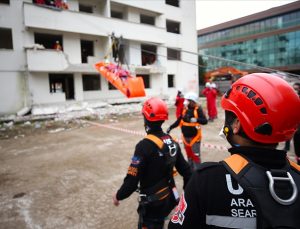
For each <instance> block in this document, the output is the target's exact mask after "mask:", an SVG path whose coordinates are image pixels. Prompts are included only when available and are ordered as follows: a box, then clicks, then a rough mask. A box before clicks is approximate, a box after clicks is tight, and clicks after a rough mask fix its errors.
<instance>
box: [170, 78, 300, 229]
mask: <svg viewBox="0 0 300 229" xmlns="http://www.w3.org/2000/svg"><path fill="white" fill-rule="evenodd" d="M221 105H222V107H223V109H224V110H225V122H224V127H223V128H222V130H221V132H220V133H221V134H222V135H223V136H224V137H225V138H226V139H227V141H228V142H229V143H230V145H231V146H232V148H230V149H229V152H230V153H231V156H230V157H228V158H226V159H224V160H223V161H222V162H207V163H203V164H202V166H201V168H199V170H198V171H197V172H196V173H194V174H193V176H192V178H191V179H190V181H189V183H188V185H187V187H186V188H185V191H184V194H182V196H181V198H180V202H179V204H178V206H177V208H176V210H175V213H174V215H173V217H172V218H171V220H170V223H169V226H168V228H169V229H184V228H253V229H254V228H299V225H300V217H299V212H300V195H299V194H298V193H299V188H300V166H298V165H297V164H296V163H295V162H292V161H290V160H288V159H287V155H286V152H285V151H283V150H277V149H276V147H277V145H278V143H279V142H282V141H286V140H288V139H291V138H292V136H293V134H294V133H295V131H296V129H297V127H298V125H299V123H300V99H299V97H298V95H297V94H296V93H295V92H294V90H293V88H292V87H291V86H290V85H289V84H288V83H287V82H286V81H284V80H283V79H281V78H279V77H277V76H274V75H271V74H266V73H253V74H250V75H246V76H244V77H242V78H240V79H238V80H237V81H236V82H235V83H234V84H233V85H232V86H231V89H230V90H228V91H227V92H226V94H225V95H224V96H223V97H222V100H221ZM287 120H288V121H287Z"/></svg>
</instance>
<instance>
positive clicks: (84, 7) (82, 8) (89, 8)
mask: <svg viewBox="0 0 300 229" xmlns="http://www.w3.org/2000/svg"><path fill="white" fill-rule="evenodd" d="M79 11H80V12H84V13H90V14H92V13H93V7H92V6H90V5H84V4H81V3H79Z"/></svg>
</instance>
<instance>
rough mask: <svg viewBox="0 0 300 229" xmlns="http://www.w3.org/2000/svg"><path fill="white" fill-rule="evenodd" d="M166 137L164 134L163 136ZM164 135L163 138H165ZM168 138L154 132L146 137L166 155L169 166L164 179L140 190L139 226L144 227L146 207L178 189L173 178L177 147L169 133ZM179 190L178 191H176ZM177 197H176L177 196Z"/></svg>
mask: <svg viewBox="0 0 300 229" xmlns="http://www.w3.org/2000/svg"><path fill="white" fill-rule="evenodd" d="M163 137H164V136H163ZM163 137H162V138H163ZM167 137H168V138H167V139H168V140H165V141H164V139H162V138H159V137H157V136H155V135H153V134H148V135H147V136H146V137H145V139H148V140H150V141H151V142H153V143H154V144H155V145H156V146H157V147H158V149H159V151H160V153H162V154H163V155H164V157H165V161H166V166H168V170H169V172H168V175H167V177H165V178H164V179H162V180H160V181H159V182H158V183H156V184H155V185H153V186H151V187H149V188H146V189H141V190H139V192H140V194H139V197H140V198H139V208H138V213H139V228H142V224H143V216H144V215H145V213H146V212H145V207H146V206H147V205H149V204H156V203H159V201H162V200H164V199H166V198H167V197H168V196H170V194H171V192H172V191H173V192H174V191H176V187H175V182H174V180H173V175H172V174H173V167H174V166H175V163H176V157H177V148H176V145H175V144H174V141H173V139H172V138H171V137H170V136H168V135H167ZM176 192H177V191H176ZM175 199H176V197H175Z"/></svg>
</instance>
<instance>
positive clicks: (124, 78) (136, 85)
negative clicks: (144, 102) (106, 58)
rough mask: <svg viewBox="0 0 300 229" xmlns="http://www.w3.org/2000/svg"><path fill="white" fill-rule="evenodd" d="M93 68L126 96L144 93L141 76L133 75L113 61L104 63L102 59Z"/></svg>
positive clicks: (131, 96) (138, 95)
mask: <svg viewBox="0 0 300 229" xmlns="http://www.w3.org/2000/svg"><path fill="white" fill-rule="evenodd" d="M95 68H96V69H97V70H98V72H99V73H100V74H101V75H102V76H103V77H104V78H106V79H107V80H108V81H109V82H110V83H111V84H112V85H114V86H115V87H116V88H117V89H118V90H120V91H121V92H122V93H123V94H124V95H126V96H127V98H133V97H143V96H145V95H146V93H145V85H144V81H143V78H142V77H134V76H132V75H130V73H129V72H128V71H126V70H124V69H122V68H121V67H120V66H118V65H116V64H113V63H104V62H103V61H101V62H99V63H96V64H95Z"/></svg>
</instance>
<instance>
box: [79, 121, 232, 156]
mask: <svg viewBox="0 0 300 229" xmlns="http://www.w3.org/2000/svg"><path fill="white" fill-rule="evenodd" d="M81 121H82V122H85V123H89V124H91V125H93V126H98V127H104V128H107V129H112V130H117V131H120V132H124V133H129V134H134V135H138V136H142V137H144V136H146V134H145V133H144V132H141V131H135V130H128V129H125V128H120V127H115V126H111V125H107V124H101V123H97V122H91V121H86V120H81ZM177 140H178V142H179V143H180V144H182V143H183V142H182V140H181V139H180V138H178V139H177ZM201 146H202V147H204V148H208V149H216V150H221V151H224V150H225V151H227V150H228V149H227V148H226V147H225V146H218V145H213V144H210V143H201Z"/></svg>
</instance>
